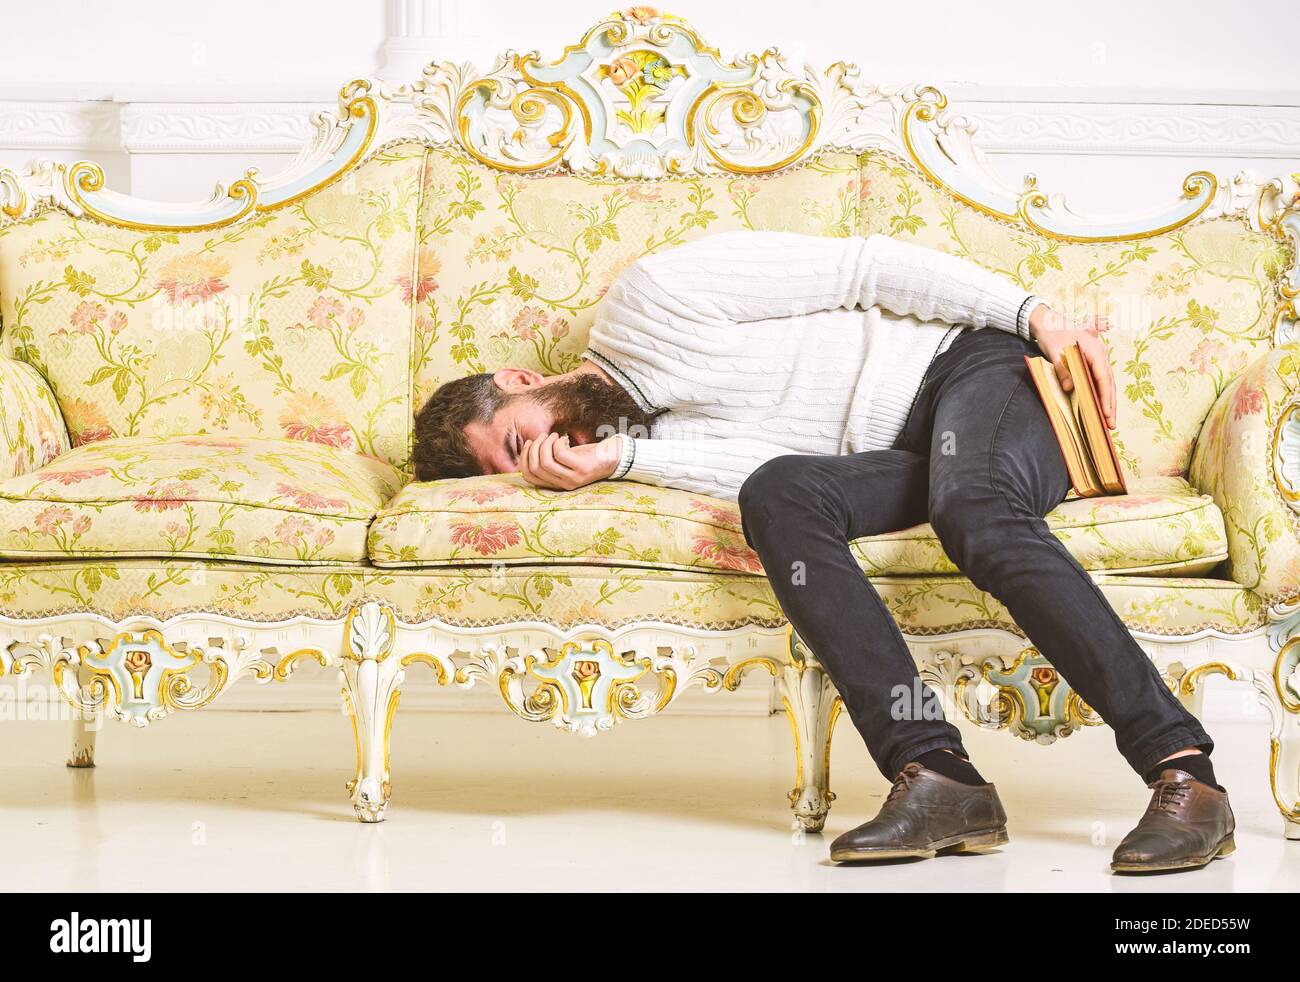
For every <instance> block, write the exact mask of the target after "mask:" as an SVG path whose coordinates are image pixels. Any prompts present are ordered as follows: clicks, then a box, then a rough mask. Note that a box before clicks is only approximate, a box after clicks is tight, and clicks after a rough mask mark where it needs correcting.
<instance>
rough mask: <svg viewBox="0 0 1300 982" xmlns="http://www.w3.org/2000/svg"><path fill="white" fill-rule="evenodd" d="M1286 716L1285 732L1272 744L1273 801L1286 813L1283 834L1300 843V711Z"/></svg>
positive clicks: (1270, 750)
mask: <svg viewBox="0 0 1300 982" xmlns="http://www.w3.org/2000/svg"><path fill="white" fill-rule="evenodd" d="M1298 709H1300V707H1297V709H1292V708H1289V707H1288V708H1287V709H1284V710H1283V712H1282V721H1281V722H1282V726H1281V732H1280V733H1279V734H1278V735H1277V736H1276V737H1274V738H1273V739H1272V740H1270V741H1269V759H1268V771H1269V779H1270V781H1271V782H1272V785H1273V800H1274V801H1276V802H1277V808H1278V811H1280V812H1281V813H1282V832H1283V834H1284V835H1285V836H1286V837H1287V838H1288V839H1293V840H1300V711H1298Z"/></svg>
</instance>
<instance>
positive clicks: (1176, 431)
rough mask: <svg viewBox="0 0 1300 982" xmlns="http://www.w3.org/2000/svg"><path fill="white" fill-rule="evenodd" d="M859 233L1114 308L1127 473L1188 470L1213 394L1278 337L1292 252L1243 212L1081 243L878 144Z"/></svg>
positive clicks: (1081, 312)
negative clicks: (1004, 212) (942, 181)
mask: <svg viewBox="0 0 1300 982" xmlns="http://www.w3.org/2000/svg"><path fill="white" fill-rule="evenodd" d="M858 198H859V200H860V214H861V225H860V231H861V233H862V234H871V233H875V232H882V233H885V234H888V235H892V236H895V237H897V238H899V239H902V240H903V241H907V242H915V243H917V244H919V245H925V246H930V247H931V248H936V249H940V250H943V251H945V252H948V253H951V254H953V255H956V256H961V257H963V258H966V259H970V260H972V261H974V262H977V263H979V264H980V265H982V266H985V267H987V268H989V269H991V270H993V271H995V272H998V273H1001V274H1002V275H1003V276H1006V277H1008V278H1009V279H1011V280H1013V281H1014V282H1016V283H1018V284H1019V285H1020V286H1022V287H1024V288H1025V289H1026V290H1030V291H1032V292H1034V293H1037V294H1039V295H1041V296H1043V297H1045V298H1047V299H1048V300H1050V301H1052V302H1053V305H1054V306H1055V307H1056V308H1057V309H1058V310H1061V311H1064V312H1069V313H1072V314H1073V315H1075V316H1077V317H1090V316H1093V315H1096V314H1101V315H1105V316H1108V317H1109V320H1110V324H1111V327H1110V330H1109V331H1108V332H1107V333H1106V334H1105V336H1104V337H1105V340H1106V342H1107V345H1108V347H1109V349H1110V358H1111V363H1112V365H1113V366H1114V370H1115V381H1116V385H1117V386H1118V388H1119V392H1120V394H1121V398H1120V399H1119V407H1118V408H1119V414H1118V429H1117V431H1116V443H1117V448H1118V450H1119V453H1120V456H1121V458H1122V460H1123V462H1124V465H1125V469H1126V473H1127V474H1130V475H1133V476H1137V477H1146V476H1175V477H1176V476H1183V475H1185V474H1186V473H1187V468H1188V465H1189V463H1190V461H1191V453H1192V446H1193V444H1194V442H1195V440H1196V436H1197V434H1198V433H1199V432H1200V430H1201V424H1202V422H1203V421H1204V419H1205V417H1206V415H1207V414H1208V413H1209V411H1210V407H1211V406H1212V405H1213V404H1214V401H1215V400H1216V399H1217V398H1218V397H1219V395H1220V394H1221V393H1222V392H1223V390H1224V388H1225V387H1227V385H1228V384H1229V383H1230V382H1231V381H1232V379H1233V378H1234V377H1235V376H1236V375H1238V374H1239V373H1240V372H1241V371H1242V369H1244V368H1245V367H1246V365H1247V364H1248V363H1249V362H1251V361H1253V360H1255V358H1257V357H1259V356H1260V355H1261V354H1262V353H1263V352H1264V351H1266V350H1267V349H1268V347H1269V345H1270V341H1271V337H1272V328H1273V323H1274V321H1275V319H1276V314H1277V298H1276V294H1275V291H1274V289H1273V286H1272V283H1273V282H1276V280H1277V278H1278V276H1279V275H1280V273H1281V270H1282V269H1284V268H1285V267H1286V265H1288V264H1289V262H1290V257H1289V256H1288V254H1287V252H1288V250H1287V249H1286V247H1285V246H1284V245H1282V244H1281V243H1280V242H1278V241H1277V240H1275V239H1273V238H1271V237H1269V236H1268V235H1265V234H1263V233H1261V232H1255V231H1252V230H1251V229H1250V228H1249V226H1248V225H1247V224H1246V222H1245V221H1244V220H1242V219H1239V218H1215V219H1208V220H1197V221H1193V222H1192V223H1191V224H1189V225H1186V226H1184V227H1182V228H1180V229H1176V230H1174V231H1172V232H1167V233H1165V234H1163V235H1155V236H1151V237H1149V238H1143V239H1137V240H1132V241H1127V242H1103V243H1074V242H1062V241H1059V240H1056V239H1051V238H1048V237H1047V236H1044V235H1040V234H1038V233H1037V232H1034V231H1033V230H1031V229H1028V228H1026V227H1024V226H1021V225H1012V224H1010V223H1008V222H1005V221H1000V220H998V219H996V218H993V217H990V216H988V215H985V214H983V213H981V212H979V211H977V210H975V209H974V208H971V207H969V206H967V205H965V204H963V203H961V202H959V201H957V200H956V199H954V198H952V197H951V196H949V195H948V194H947V193H946V192H944V191H942V190H940V189H938V188H936V187H935V186H934V185H932V184H930V183H929V182H928V181H927V180H926V179H925V178H924V177H923V176H922V175H921V174H919V173H918V172H917V171H916V170H915V169H914V168H913V167H911V166H910V165H908V164H904V163H902V162H900V161H899V160H897V159H896V158H894V157H891V156H889V155H887V154H884V153H869V154H867V155H865V156H864V157H863V158H862V177H861V184H860V186H859V188H858Z"/></svg>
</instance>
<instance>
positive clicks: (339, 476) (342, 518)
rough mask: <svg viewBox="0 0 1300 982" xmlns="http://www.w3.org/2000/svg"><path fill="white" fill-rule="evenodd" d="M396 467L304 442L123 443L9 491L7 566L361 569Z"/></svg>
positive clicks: (70, 457) (4, 513)
mask: <svg viewBox="0 0 1300 982" xmlns="http://www.w3.org/2000/svg"><path fill="white" fill-rule="evenodd" d="M400 483H401V474H400V472H398V471H397V470H396V469H395V468H393V467H392V466H391V465H389V464H386V463H384V462H383V461H379V460H375V459H374V458H371V457H363V456H360V455H359V454H353V453H349V452H347V451H345V450H339V449H337V448H334V447H328V446H321V445H319V444H313V443H306V442H299V441H294V440H264V439H256V438H252V439H237V438H230V437H211V436H194V437H171V438H164V437H123V438H119V439H111V440H100V441H97V442H96V443H93V444H89V445H87V446H84V447H79V448H77V449H76V450H73V451H71V452H69V453H66V454H64V455H63V456H61V457H59V458H58V459H57V460H56V461H54V462H53V463H51V464H48V465H46V466H45V467H41V468H39V469H37V470H35V471H32V472H30V473H28V474H24V475H21V476H18V477H11V478H9V479H8V480H5V481H0V556H4V557H8V558H14V559H32V558H51V557H67V556H86V557H91V556H101V557H102V556H193V557H205V558H230V559H250V560H257V561H263V562H278V563H325V562H332V563H336V562H360V561H362V560H364V559H365V539H366V530H367V528H368V526H369V524H370V520H371V518H372V517H373V516H374V514H375V512H376V511H377V510H378V509H379V507H380V506H381V505H382V504H383V503H384V501H385V500H386V499H388V498H389V497H390V496H391V495H392V493H393V491H394V490H396V488H397V487H398V486H399V484H400Z"/></svg>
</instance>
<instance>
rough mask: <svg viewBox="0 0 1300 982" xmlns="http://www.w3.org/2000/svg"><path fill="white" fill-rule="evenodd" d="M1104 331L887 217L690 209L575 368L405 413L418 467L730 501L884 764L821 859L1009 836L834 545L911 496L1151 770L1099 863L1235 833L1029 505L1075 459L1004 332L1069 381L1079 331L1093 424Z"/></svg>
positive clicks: (607, 305) (898, 510)
mask: <svg viewBox="0 0 1300 982" xmlns="http://www.w3.org/2000/svg"><path fill="white" fill-rule="evenodd" d="M1100 329H1101V326H1100V325H1095V324H1094V325H1088V326H1082V327H1081V326H1077V325H1074V324H1072V323H1071V322H1070V321H1068V320H1067V319H1066V318H1064V317H1063V316H1061V315H1060V314H1058V313H1056V312H1055V311H1053V310H1052V309H1051V308H1050V307H1049V306H1048V305H1047V304H1046V303H1045V302H1044V301H1043V300H1041V299H1040V298H1038V297H1036V296H1034V295H1032V294H1028V293H1026V292H1025V291H1024V290H1022V289H1020V288H1019V287H1016V286H1015V285H1013V284H1012V283H1011V282H1009V281H1008V280H1005V279H1003V278H1001V277H999V276H997V275H996V274H994V273H990V272H988V271H986V270H984V269H981V268H980V267H978V266H976V265H974V264H972V263H969V262H967V261H965V260H962V259H958V258H955V257H952V256H948V255H945V254H942V253H939V252H935V251H932V250H929V249H925V248H922V247H919V246H915V245H910V244H905V243H902V242H898V241H895V240H893V239H890V238H888V237H885V236H880V235H876V236H872V237H870V238H821V237H816V236H805V235H797V234H792V233H779V232H729V233H723V234H719V235H713V236H709V237H706V238H702V239H699V240H697V241H695V242H692V243H690V244H688V245H684V246H681V247H678V248H676V249H672V250H669V251H666V252H663V253H660V254H657V255H653V256H648V257H645V258H643V259H641V260H639V261H638V262H636V263H635V264H634V265H632V266H631V267H630V268H629V269H628V270H627V271H626V272H625V273H624V274H623V275H622V276H621V277H620V278H619V279H618V280H617V282H615V283H614V285H613V286H612V287H611V288H610V290H609V292H608V293H607V294H606V296H605V298H604V299H603V301H602V302H601V304H600V307H599V308H598V310H597V312H596V320H595V324H594V326H593V328H592V331H591V335H590V340H589V342H588V347H587V350H586V351H585V352H584V358H583V361H582V362H581V364H580V365H579V366H578V367H577V368H575V369H573V370H572V371H570V372H566V373H564V374H562V375H556V376H551V377H543V376H541V375H539V374H538V373H536V372H533V371H530V370H527V369H520V368H506V369H502V370H501V371H498V372H494V373H490V374H489V373H485V374H481V375H475V376H471V377H469V378H464V379H459V380H456V381H453V382H449V383H447V384H446V385H444V386H442V387H441V388H440V389H439V390H438V391H437V392H436V393H435V394H434V395H433V397H432V398H431V399H430V400H429V402H428V403H427V404H426V405H425V406H424V407H423V408H422V409H421V411H420V413H419V415H418V417H417V420H416V451H415V465H416V476H417V478H418V479H420V480H434V479H437V478H446V477H463V476H468V475H474V474H494V473H509V472H514V471H518V472H521V473H522V475H523V477H524V479H525V480H527V481H529V482H530V483H532V484H534V485H537V486H539V487H545V488H555V489H565V490H567V489H573V488H578V487H582V486H583V485H586V484H590V483H591V482H593V481H604V480H630V481H641V482H644V483H647V484H656V485H662V486H665V487H673V488H682V489H686V490H689V491H698V492H703V493H705V494H711V495H716V496H718V497H721V498H729V499H733V500H738V501H739V503H740V510H741V516H742V520H743V524H744V530H745V538H746V540H747V541H748V542H749V544H750V545H751V546H752V547H753V548H754V549H755V550H756V551H757V553H758V555H759V557H760V559H761V560H762V562H763V567H764V569H765V570H766V572H767V576H768V579H769V581H770V582H771V585H772V590H773V591H774V593H775V594H776V597H777V599H778V600H779V601H780V604H781V607H782V610H783V611H784V612H785V615H786V617H787V618H788V619H789V621H790V623H791V624H792V625H793V626H794V628H795V630H796V631H798V633H799V636H800V637H801V638H802V639H803V640H804V642H805V643H806V644H807V645H808V647H809V648H810V649H811V650H812V652H813V653H814V654H815V656H816V657H817V660H818V661H819V662H820V663H821V665H822V666H823V667H824V668H825V670H826V671H827V672H828V673H829V674H830V676H831V679H832V680H833V681H834V683H835V685H836V688H837V689H838V690H839V693H840V695H841V696H842V698H843V700H844V705H845V708H846V709H847V711H848V713H849V715H850V717H851V718H852V720H853V723H854V725H855V726H856V727H857V729H858V732H859V733H860V734H861V735H862V738H863V740H864V741H865V742H866V745H867V749H868V751H869V752H870V753H871V756H872V758H873V760H874V761H875V763H876V765H877V766H878V767H879V768H880V770H881V772H882V773H883V774H884V775H885V776H886V778H888V779H889V780H891V781H893V782H894V783H893V788H892V790H891V791H890V793H889V796H888V798H887V799H886V801H885V803H884V805H883V806H882V808H881V810H880V813H879V814H878V815H877V816H876V817H875V818H873V819H872V820H871V821H868V822H866V823H865V824H863V825H861V826H859V827H858V828H856V829H853V830H852V831H849V832H846V833H844V834H843V835H841V836H840V837H839V838H838V839H836V840H835V842H834V843H833V844H832V845H831V858H832V859H833V860H835V861H837V862H860V861H868V860H874V859H889V858H898V857H909V856H918V857H928V856H933V855H935V853H937V852H942V851H945V850H962V851H978V850H981V849H986V848H989V847H992V846H996V845H999V844H1001V843H1004V842H1006V841H1007V832H1006V814H1005V812H1004V811H1003V808H1002V804H1001V802H1000V801H999V800H998V795H997V791H996V789H995V788H994V786H993V785H992V784H990V783H987V782H986V781H985V780H984V778H983V777H982V776H981V774H980V773H979V772H978V771H977V770H976V769H975V766H974V765H973V764H972V763H971V762H970V759H969V756H968V755H967V753H966V751H965V749H964V748H963V746H962V741H961V735H960V733H959V732H958V730H957V729H956V727H954V726H953V725H952V724H951V723H949V722H948V721H947V720H945V719H944V716H943V711H942V708H941V705H940V701H939V699H938V697H937V696H936V694H935V693H934V692H932V691H931V690H929V689H928V688H926V687H924V686H923V685H921V683H920V680H919V677H918V675H917V671H916V666H915V664H914V662H913V659H912V657H911V655H910V653H909V651H908V648H907V645H906V643H905V641H904V639H903V635H902V634H901V632H900V631H899V628H898V625H897V624H896V623H895V621H894V619H893V617H892V616H891V615H890V613H889V611H888V609H887V608H886V606H885V604H884V603H883V602H882V600H881V598H880V596H879V595H878V594H877V592H876V590H875V588H874V587H873V586H872V585H871V583H870V581H869V580H868V579H867V577H866V576H865V575H864V574H863V573H862V571H861V569H860V568H859V567H858V564H857V563H856V562H855V561H854V559H853V556H852V554H851V553H850V551H849V543H850V542H851V541H852V540H854V539H857V538H860V537H862V536H868V535H876V534H879V533H884V532H892V531H896V530H899V529H905V528H908V527H910V526H913V525H918V524H920V523H923V522H927V521H928V522H930V523H931V525H932V526H933V528H934V532H935V534H936V535H937V536H938V539H939V541H940V543H941V544H942V545H943V548H944V550H945V552H946V553H947V555H948V556H949V558H950V559H951V560H952V561H953V562H954V563H955V564H956V565H957V567H958V568H959V569H960V570H961V571H962V572H963V573H964V574H965V575H966V576H967V577H969V578H970V580H971V581H972V582H973V583H974V584H975V585H976V586H977V587H979V588H980V589H982V590H985V591H987V592H988V593H990V594H992V595H993V596H994V597H996V598H997V599H998V600H999V601H1001V602H1002V603H1003V604H1004V605H1005V606H1006V608H1007V609H1008V610H1009V611H1010V612H1011V615H1012V616H1013V617H1014V618H1015V621H1016V623H1017V624H1018V625H1019V626H1020V627H1021V628H1022V629H1023V630H1024V632H1025V633H1026V634H1027V635H1028V636H1029V638H1030V640H1031V641H1032V643H1033V644H1034V646H1035V647H1037V649H1038V650H1039V651H1040V652H1042V654H1043V655H1044V657H1046V658H1047V659H1048V660H1049V661H1050V662H1051V663H1052V665H1054V666H1055V667H1056V668H1057V670H1058V671H1059V672H1060V673H1061V675H1062V676H1063V677H1064V678H1065V679H1066V681H1067V682H1068V683H1069V685H1070V686H1071V687H1072V688H1073V690H1074V691H1075V692H1077V693H1078V694H1079V696H1080V697H1081V698H1082V699H1084V701H1086V702H1087V704H1088V705H1089V706H1091V707H1092V708H1093V709H1095V710H1096V711H1097V712H1098V713H1100V714H1101V716H1102V717H1103V718H1104V719H1105V721H1106V722H1107V723H1108V724H1109V725H1110V727H1111V729H1112V730H1113V732H1114V734H1115V741H1116V744H1117V746H1118V748H1119V750H1120V752H1121V753H1122V754H1123V755H1124V757H1125V759H1126V760H1127V761H1128V763H1129V764H1130V766H1132V768H1133V769H1134V770H1135V771H1136V772H1137V773H1138V774H1139V775H1141V777H1142V779H1143V780H1144V781H1145V782H1146V783H1147V784H1148V785H1149V786H1150V787H1151V789H1152V792H1153V793H1152V798H1151V804H1150V806H1149V807H1148V809H1147V811H1146V812H1145V814H1144V815H1143V816H1142V818H1141V820H1140V821H1139V822H1138V824H1137V826H1136V827H1135V828H1134V829H1133V830H1132V831H1131V832H1130V833H1129V834H1128V836H1127V837H1125V839H1124V840H1123V841H1122V842H1121V843H1120V844H1119V846H1118V848H1117V849H1116V850H1115V854H1114V857H1113V863H1112V868H1113V869H1115V870H1116V871H1123V872H1129V871H1133V872H1145V871H1163V870H1173V869H1185V868H1189V867H1197V866H1204V865H1206V864H1207V863H1208V862H1209V861H1210V860H1211V859H1213V858H1215V857H1216V856H1219V855H1227V854H1228V853H1229V852H1231V851H1232V849H1233V816H1232V811H1231V809H1230V807H1229V805H1228V798H1227V794H1226V793H1225V791H1224V790H1223V788H1221V787H1219V785H1218V784H1217V783H1216V780H1215V776H1214V770H1213V768H1212V766H1211V764H1210V757H1209V754H1210V751H1211V750H1212V749H1213V742H1212V741H1211V740H1210V738H1209V736H1208V735H1207V734H1206V732H1205V730H1204V729H1203V728H1202V727H1201V725H1200V724H1199V723H1198V722H1197V720H1196V719H1195V718H1194V717H1193V716H1191V715H1190V714H1189V713H1188V712H1187V711H1186V710H1185V709H1184V708H1183V706H1182V705H1181V703H1180V702H1179V701H1178V700H1177V698H1175V696H1174V695H1173V694H1172V693H1171V692H1170V691H1169V689H1168V688H1167V687H1166V686H1165V684H1164V682H1163V681H1161V679H1160V676H1159V674H1158V673H1157V671H1156V669H1155V668H1154V666H1153V665H1152V663H1151V662H1150V660H1149V659H1148V658H1147V657H1146V655H1145V654H1144V653H1143V652H1142V650H1141V649H1140V648H1139V647H1138V645H1137V643H1136V642H1135V641H1134V640H1133V638H1132V636H1131V635H1130V634H1129V632H1128V630H1127V629H1126V628H1125V627H1124V624H1123V623H1122V622H1121V620H1120V618H1119V617H1118V615H1117V614H1116V613H1115V612H1114V611H1113V610H1112V609H1111V607H1110V605H1109V604H1108V603H1107V601H1106V598H1105V597H1104V596H1103V595H1102V593H1101V590H1100V589H1099V588H1098V587H1097V585H1096V584H1095V583H1094V582H1093V580H1092V578H1091V577H1090V576H1089V575H1088V574H1087V573H1086V572H1085V571H1084V570H1083V568H1082V567H1081V566H1080V565H1079V563H1078V562H1077V561H1076V560H1075V559H1074V558H1073V557H1072V556H1071V555H1070V553H1069V552H1068V551H1066V549H1065V547H1064V546H1063V545H1062V544H1061V542H1060V541H1059V540H1058V539H1057V538H1056V537H1055V536H1054V535H1052V534H1051V532H1050V531H1049V530H1048V526H1047V523H1046V522H1045V521H1044V516H1045V515H1046V514H1047V513H1048V512H1049V511H1050V510H1051V509H1053V508H1054V507H1056V506H1057V505H1058V504H1060V502H1061V501H1062V500H1063V499H1064V498H1065V496H1066V494H1067V492H1068V491H1069V490H1070V480H1069V476H1068V474H1067V472H1066V467H1065V462H1064V459H1063V457H1062V454H1061V450H1060V447H1059V446H1058V444H1057V442H1056V439H1055V437H1054V435H1053V432H1052V429H1051V426H1050V424H1049V422H1048V418H1047V414H1046V412H1045V411H1044V410H1043V407H1042V404H1041V402H1040V401H1039V398H1038V395H1037V393H1036V391H1035V389H1034V387H1033V384H1032V382H1031V380H1030V377H1029V373H1028V370H1027V369H1026V366H1025V362H1024V355H1026V354H1027V353H1033V354H1038V353H1042V354H1043V355H1045V356H1046V357H1047V358H1048V359H1050V360H1051V361H1052V363H1053V364H1054V365H1055V366H1056V367H1057V370H1058V373H1060V374H1061V378H1062V383H1063V385H1065V386H1067V387H1068V374H1067V373H1066V370H1065V368H1064V359H1063V353H1064V351H1065V349H1066V348H1067V347H1069V346H1070V345H1071V344H1074V343H1076V342H1077V343H1078V344H1079V345H1080V347H1081V349H1082V352H1083V354H1084V357H1085V360H1086V362H1087V363H1088V366H1089V369H1090V370H1091V372H1092V375H1093V380H1094V382H1095V384H1096V386H1097V390H1098V393H1099V396H1100V398H1101V401H1102V406H1103V411H1104V413H1105V415H1106V421H1107V424H1108V425H1110V426H1112V427H1113V426H1114V414H1115V408H1114V407H1115V396H1114V382H1113V379H1112V376H1111V370H1110V363H1109V361H1108V359H1107V355H1106V350H1105V347H1104V345H1103V344H1102V342H1101V339H1100V338H1099V337H1098V334H1097V331H1098V330H1100ZM796 571H797V572H798V575H795V574H796ZM900 693H905V694H906V695H900Z"/></svg>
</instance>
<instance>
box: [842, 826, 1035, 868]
mask: <svg viewBox="0 0 1300 982" xmlns="http://www.w3.org/2000/svg"><path fill="white" fill-rule="evenodd" d="M1010 841H1011V838H1010V836H1008V835H1007V827H1006V826H1005V825H1004V826H1002V827H1001V828H996V829H989V830H988V831H985V832H963V833H961V834H960V835H950V836H948V837H947V838H944V839H936V840H935V841H934V842H932V843H930V844H929V845H928V846H926V847H925V848H924V849H884V848H881V849H834V850H831V862H833V863H869V862H874V861H876V860H881V859H933V858H934V857H935V856H937V855H938V854H939V853H959V852H984V851H985V850H987V849H996V848H997V847H998V846H1005V845H1006V844H1007V843H1008V842H1010Z"/></svg>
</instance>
